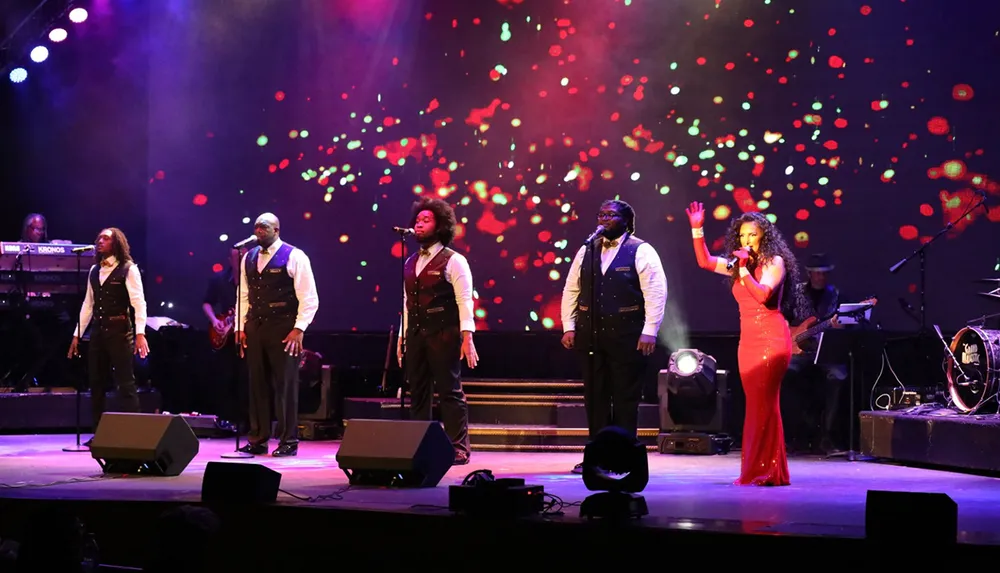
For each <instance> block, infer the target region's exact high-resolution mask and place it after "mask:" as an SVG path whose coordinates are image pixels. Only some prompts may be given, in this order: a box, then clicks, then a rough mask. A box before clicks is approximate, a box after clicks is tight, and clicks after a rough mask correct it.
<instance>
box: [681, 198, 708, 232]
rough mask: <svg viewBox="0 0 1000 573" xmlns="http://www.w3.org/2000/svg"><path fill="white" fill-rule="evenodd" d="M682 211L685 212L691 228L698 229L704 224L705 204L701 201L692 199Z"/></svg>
mask: <svg viewBox="0 0 1000 573" xmlns="http://www.w3.org/2000/svg"><path fill="white" fill-rule="evenodd" d="M684 212H685V213H687V216H688V221H689V222H690V223H691V228H692V229H700V228H701V227H702V226H703V225H704V224H705V206H704V205H702V204H701V203H699V202H697V201H692V202H691V205H690V206H689V207H688V208H687V209H685V210H684Z"/></svg>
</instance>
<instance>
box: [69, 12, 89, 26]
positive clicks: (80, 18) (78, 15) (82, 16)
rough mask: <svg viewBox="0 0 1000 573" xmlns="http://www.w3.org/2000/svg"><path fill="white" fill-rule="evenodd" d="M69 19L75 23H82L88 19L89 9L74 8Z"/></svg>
mask: <svg viewBox="0 0 1000 573" xmlns="http://www.w3.org/2000/svg"><path fill="white" fill-rule="evenodd" d="M69 19H70V21H71V22H73V23H74V24H80V23H81V22H84V21H86V20H87V11H86V10H84V9H83V8H73V9H72V10H70V12H69Z"/></svg>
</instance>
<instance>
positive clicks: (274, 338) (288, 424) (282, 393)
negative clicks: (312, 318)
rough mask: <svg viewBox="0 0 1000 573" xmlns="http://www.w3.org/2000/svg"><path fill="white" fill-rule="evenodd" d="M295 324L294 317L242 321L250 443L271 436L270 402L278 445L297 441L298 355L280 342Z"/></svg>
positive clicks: (264, 440) (257, 442) (264, 439)
mask: <svg viewBox="0 0 1000 573" xmlns="http://www.w3.org/2000/svg"><path fill="white" fill-rule="evenodd" d="M294 327H295V317H294V316H292V317H287V318H285V317H280V318H268V319H263V320H261V319H250V320H248V321H247V324H246V334H247V348H246V356H247V369H248V370H249V373H250V393H249V405H250V408H249V412H250V432H249V433H248V435H247V437H248V439H249V440H250V442H251V443H253V444H260V443H264V442H267V441H268V440H269V439H271V437H272V436H271V412H272V408H271V401H272V399H273V401H274V409H273V410H274V413H275V415H276V416H275V417H276V418H277V422H278V423H277V424H276V425H275V427H274V437H275V438H277V439H278V441H279V443H281V444H296V443H298V441H299V439H298V425H299V357H298V356H292V355H291V354H288V353H287V352H285V344H284V343H283V342H281V341H282V340H283V339H284V338H285V337H286V336H288V333H289V332H291V331H292V328H294Z"/></svg>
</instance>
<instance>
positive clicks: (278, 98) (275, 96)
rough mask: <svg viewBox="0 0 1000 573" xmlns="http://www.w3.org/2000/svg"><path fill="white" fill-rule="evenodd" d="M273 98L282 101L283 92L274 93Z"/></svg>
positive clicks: (283, 97)
mask: <svg viewBox="0 0 1000 573" xmlns="http://www.w3.org/2000/svg"><path fill="white" fill-rule="evenodd" d="M274 99H276V100H278V101H283V100H284V99H285V92H282V91H279V92H277V93H275V94H274Z"/></svg>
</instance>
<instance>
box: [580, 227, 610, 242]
mask: <svg viewBox="0 0 1000 573" xmlns="http://www.w3.org/2000/svg"><path fill="white" fill-rule="evenodd" d="M604 231H605V229H604V225H598V226H597V228H596V229H594V232H593V233H591V234H590V236H589V237H587V240H585V241H584V243H586V244H590V243H593V242H594V239H596V238H597V237H600V236H601V235H603V234H604Z"/></svg>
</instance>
